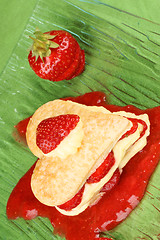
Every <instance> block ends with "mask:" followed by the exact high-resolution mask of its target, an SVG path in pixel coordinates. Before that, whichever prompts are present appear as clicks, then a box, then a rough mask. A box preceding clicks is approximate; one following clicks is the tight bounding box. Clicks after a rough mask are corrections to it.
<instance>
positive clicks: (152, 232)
mask: <svg viewBox="0 0 160 240" xmlns="http://www.w3.org/2000/svg"><path fill="white" fill-rule="evenodd" d="M1 2H3V4H2V7H3V8H1V9H2V10H1V12H2V14H1V16H2V20H3V22H4V25H3V27H1V30H2V31H1V36H2V35H4V38H2V39H1V41H0V43H1V52H2V53H1V57H3V58H2V59H1V70H2V73H1V79H0V82H1V84H0V101H1V104H0V136H1V138H0V148H1V150H0V195H1V201H0V216H1V217H0V239H3V240H6V239H7V240H13V239H17V240H21V239H23V240H28V239H32V240H34V239H36V240H37V239H38V240H41V239H47V240H50V239H61V238H60V237H59V236H54V235H53V234H52V230H53V229H52V226H51V224H50V222H49V220H47V219H44V218H36V219H34V220H31V221H24V220H23V219H17V220H14V221H10V220H8V219H7V217H6V210H5V208H6V203H7V200H8V197H9V195H10V193H11V191H12V189H13V188H14V186H15V185H16V183H17V182H18V180H19V179H20V178H21V177H22V176H23V174H24V173H25V172H26V171H27V170H28V169H29V168H30V166H31V165H32V164H33V162H34V161H35V157H34V156H33V155H32V154H31V153H30V151H29V150H28V149H27V148H25V147H24V146H21V145H20V144H18V143H17V142H16V141H15V140H14V137H13V136H12V132H13V126H14V125H15V124H16V123H17V122H19V121H20V120H22V119H24V118H26V117H28V116H30V115H31V114H32V113H33V112H34V111H35V110H36V109H37V108H38V107H39V106H41V105H42V104H43V103H45V102H48V101H50V100H53V99H55V98H61V97H66V96H77V95H80V94H84V93H86V92H90V91H95V90H98V91H103V92H105V93H106V94H107V96H108V99H109V101H110V102H111V103H112V104H117V105H126V104H133V105H135V106H137V107H139V108H142V109H145V108H150V107H154V106H158V105H160V97H159V96H160V14H159V8H160V1H159V0H154V1H153V0H152V1H151V0H141V1H138V0H135V1H128V0H121V1H114V0H102V1H98V0H90V1H89V0H88V1H87V0H68V1H65V0H58V1H56V0H39V1H36V0H34V1H31V0H30V1H22V0H21V1H17V0H14V1H10V2H9V1H8V4H7V5H6V6H5V3H4V2H5V1H2V0H1ZM26 2H27V3H26ZM13 3H16V4H13ZM17 4H18V5H17ZM15 9H16V10H15ZM25 9H28V10H27V12H26V11H25ZM3 10H4V11H3ZM25 12H26V13H25ZM23 13H24V14H23ZM1 22H2V21H1ZM12 22H13V23H12ZM7 23H10V26H8V25H7ZM36 26H38V27H39V28H40V29H41V30H42V31H49V30H53V29H65V30H67V31H69V32H70V33H71V34H73V35H74V36H75V38H76V39H77V40H78V42H79V44H80V46H81V48H82V49H84V50H85V53H86V70H85V72H84V73H83V74H82V75H80V76H79V77H77V78H74V79H73V80H70V81H62V82H58V83H54V82H50V81H46V80H43V79H40V78H39V77H38V76H36V75H35V74H34V72H33V71H32V70H31V69H30V67H29V64H28V60H27V55H28V53H27V49H28V47H29V46H30V45H31V41H30V39H29V38H27V37H26V36H28V35H32V33H33V31H34V29H35V27H36ZM2 33H3V34H2ZM11 42H12V43H11ZM3 43H6V45H7V44H9V45H7V46H9V47H6V45H5V46H4V47H3ZM159 174H160V166H158V167H157V169H156V171H155V173H154V174H153V176H152V178H151V180H150V183H149V186H148V189H147V192H146V194H145V197H144V199H143V200H142V202H141V203H140V205H139V206H138V207H137V208H136V209H135V210H134V211H133V212H132V213H131V214H130V216H129V217H128V218H127V220H126V221H124V222H123V223H122V224H120V225H119V226H118V227H116V228H115V229H114V230H112V231H110V233H109V236H112V237H113V238H114V239H116V240H128V239H129V240H133V239H147V240H149V239H153V240H158V239H160V230H159V224H160V179H159ZM86 239H87V236H86Z"/></svg>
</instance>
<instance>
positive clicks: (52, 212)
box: [7, 92, 160, 240]
mask: <svg viewBox="0 0 160 240" xmlns="http://www.w3.org/2000/svg"><path fill="white" fill-rule="evenodd" d="M68 99H70V100H72V101H75V102H78V103H83V104H86V105H96V106H104V107H106V108H107V109H108V110H110V111H112V112H115V111H126V112H133V113H135V114H143V113H147V114H148V116H149V119H150V123H151V131H150V135H149V137H148V143H147V145H146V146H145V148H144V149H143V150H142V151H140V152H139V153H138V154H136V155H135V156H134V157H133V158H132V159H131V160H130V161H129V163H128V164H127V165H126V166H125V167H124V169H123V172H122V174H121V176H120V174H119V172H115V174H114V175H113V177H112V179H111V180H110V181H109V183H108V184H106V185H105V186H104V188H103V190H104V192H105V194H104V196H103V197H102V198H101V200H100V201H99V202H98V203H97V204H95V205H93V206H92V207H88V208H87V209H86V210H85V211H84V212H83V213H81V214H79V215H78V216H72V217H70V216H64V215H62V214H60V213H59V212H58V211H57V210H56V209H55V208H54V207H48V206H45V205H43V204H41V203H40V202H39V201H38V200H37V199H36V198H35V197H34V195H33V193H32V190H31V187H30V180H31V175H32V172H33V169H34V166H35V164H34V165H33V166H32V167H31V168H30V170H29V171H28V172H27V173H26V174H25V175H24V176H23V177H22V178H21V179H20V180H19V182H18V183H17V185H16V187H15V188H14V189H13V191H12V193H11V195H10V197H9V200H8V203H7V216H8V218H9V219H16V218H18V217H22V218H24V219H33V218H35V217H37V216H42V217H48V218H49V219H50V221H51V224H52V225H53V227H54V232H55V233H58V234H60V235H65V237H66V239H67V240H84V239H86V237H87V239H88V240H93V239H102V238H100V237H99V234H100V232H102V231H106V230H110V229H113V228H114V227H115V226H117V225H118V224H119V223H121V222H122V221H123V220H124V219H125V218H126V217H127V216H128V215H129V214H130V212H131V211H132V210H133V209H134V208H135V207H136V206H137V205H138V203H139V202H140V200H141V199H142V197H143V196H144V193H145V190H146V187H147V184H148V181H149V179H150V177H151V175H152V173H153V172H154V170H155V168H156V166H157V164H158V162H159V159H160V127H159V123H160V107H155V108H152V109H147V110H140V109H137V108H136V107H134V106H130V105H129V106H125V107H119V106H114V105H108V104H107V103H106V98H105V95H104V94H103V93H101V92H92V93H88V94H85V95H83V96H80V97H76V98H68ZM25 123H26V122H25ZM25 126H26V125H25ZM103 239H107V238H103Z"/></svg>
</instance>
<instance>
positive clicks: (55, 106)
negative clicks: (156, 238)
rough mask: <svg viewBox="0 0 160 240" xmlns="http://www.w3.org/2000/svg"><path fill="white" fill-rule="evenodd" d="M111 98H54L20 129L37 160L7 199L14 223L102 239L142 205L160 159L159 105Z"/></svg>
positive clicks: (100, 95)
mask: <svg viewBox="0 0 160 240" xmlns="http://www.w3.org/2000/svg"><path fill="white" fill-rule="evenodd" d="M105 99H106V98H105V94H103V93H101V92H91V93H87V94H85V95H82V96H78V97H75V98H74V97H69V98H67V99H63V100H54V101H51V102H48V103H46V104H44V105H43V106H41V107H40V108H39V109H38V110H37V111H36V112H35V113H34V114H33V115H32V116H31V117H29V118H27V119H24V120H22V121H21V122H20V123H19V124H17V125H16V129H17V130H18V132H19V133H20V135H21V136H24V135H25V136H26V138H27V142H28V146H29V148H30V150H31V151H32V152H33V154H34V155H35V156H37V157H38V160H37V161H36V162H35V163H34V165H33V166H32V167H31V168H30V169H29V170H28V172H27V173H26V174H25V175H24V176H23V177H22V178H21V179H20V180H19V182H18V183H17V185H16V186H15V188H14V189H13V191H12V193H11V195H10V197H9V199H8V203H7V216H8V218H9V219H17V218H18V217H22V218H24V219H26V220H31V219H33V218H35V217H37V216H41V217H47V218H49V220H50V222H51V224H52V225H53V227H54V232H55V233H58V234H60V235H61V234H62V235H65V237H66V239H67V240H75V239H77V240H84V239H85V238H86V236H87V239H88V240H93V239H103V238H101V237H100V234H101V232H104V231H109V230H111V229H113V228H114V227H116V226H117V225H118V224H120V223H121V222H122V221H124V220H125V218H126V217H127V216H128V215H129V214H130V213H131V212H132V210H133V209H134V208H135V207H136V206H137V205H138V204H139V202H140V201H141V199H142V198H143V196H144V194H145V191H146V187H147V184H148V182H149V179H150V177H151V175H152V173H153V172H154V170H155V168H156V166H157V164H158V162H159V158H160V144H159V143H160V131H159V122H160V107H156V108H152V109H146V110H140V109H138V108H136V107H134V106H131V105H129V106H124V107H120V106H115V105H109V104H107V103H106V100H105ZM26 128H27V134H26ZM124 224H125V223H124ZM105 239H108V238H105Z"/></svg>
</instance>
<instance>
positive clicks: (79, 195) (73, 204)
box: [58, 185, 85, 211]
mask: <svg viewBox="0 0 160 240" xmlns="http://www.w3.org/2000/svg"><path fill="white" fill-rule="evenodd" d="M84 186H85V185H83V187H82V188H81V189H80V190H79V192H78V193H77V194H76V195H75V196H74V197H73V198H72V199H70V200H69V201H68V202H66V203H64V204H62V205H59V206H58V207H59V208H61V209H64V210H66V211H69V210H71V209H73V208H75V207H77V206H78V205H79V204H80V203H81V201H82V196H83V192H84Z"/></svg>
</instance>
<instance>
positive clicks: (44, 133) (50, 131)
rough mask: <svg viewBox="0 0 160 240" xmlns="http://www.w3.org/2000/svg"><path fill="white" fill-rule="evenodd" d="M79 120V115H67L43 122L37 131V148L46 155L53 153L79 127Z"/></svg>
mask: <svg viewBox="0 0 160 240" xmlns="http://www.w3.org/2000/svg"><path fill="white" fill-rule="evenodd" d="M79 119H80V118H79V116H78V115H74V114H66V115H59V116H56V117H52V118H47V119H45V120H43V121H42V122H40V123H39V125H38V127H37V131H36V144H37V146H38V147H39V148H40V149H41V150H42V152H43V153H44V154H47V153H49V152H51V151H52V150H54V149H55V148H56V147H57V146H58V145H59V144H60V142H61V141H62V140H63V139H64V138H65V137H66V136H68V134H69V133H70V132H71V130H73V129H74V128H75V127H76V126H77V123H78V122H79Z"/></svg>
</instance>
